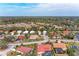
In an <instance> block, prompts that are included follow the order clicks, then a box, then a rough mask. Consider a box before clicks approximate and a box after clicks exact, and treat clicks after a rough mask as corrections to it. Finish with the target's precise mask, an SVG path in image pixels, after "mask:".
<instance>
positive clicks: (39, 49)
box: [37, 44, 52, 52]
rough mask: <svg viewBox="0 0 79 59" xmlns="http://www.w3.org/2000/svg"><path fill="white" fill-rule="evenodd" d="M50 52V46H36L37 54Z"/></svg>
mask: <svg viewBox="0 0 79 59" xmlns="http://www.w3.org/2000/svg"><path fill="white" fill-rule="evenodd" d="M51 50H52V46H51V45H50V44H40V45H38V46H37V52H45V51H51Z"/></svg>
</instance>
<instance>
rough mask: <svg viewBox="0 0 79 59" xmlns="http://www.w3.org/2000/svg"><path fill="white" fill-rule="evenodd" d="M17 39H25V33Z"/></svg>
mask: <svg viewBox="0 0 79 59" xmlns="http://www.w3.org/2000/svg"><path fill="white" fill-rule="evenodd" d="M17 39H19V40H23V39H25V36H24V35H19V36H18V38H17Z"/></svg>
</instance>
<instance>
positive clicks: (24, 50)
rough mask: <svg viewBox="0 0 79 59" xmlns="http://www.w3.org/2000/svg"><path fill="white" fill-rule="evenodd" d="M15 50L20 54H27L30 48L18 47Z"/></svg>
mask: <svg viewBox="0 0 79 59" xmlns="http://www.w3.org/2000/svg"><path fill="white" fill-rule="evenodd" d="M16 50H17V51H20V52H22V53H29V52H30V51H31V50H32V48H30V47H24V46H20V47H18V48H17V49H16Z"/></svg>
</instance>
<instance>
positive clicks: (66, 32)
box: [62, 29, 70, 36]
mask: <svg viewBox="0 0 79 59" xmlns="http://www.w3.org/2000/svg"><path fill="white" fill-rule="evenodd" d="M69 33H70V30H68V29H65V30H64V31H63V33H62V35H63V36H66V35H68V34H69Z"/></svg>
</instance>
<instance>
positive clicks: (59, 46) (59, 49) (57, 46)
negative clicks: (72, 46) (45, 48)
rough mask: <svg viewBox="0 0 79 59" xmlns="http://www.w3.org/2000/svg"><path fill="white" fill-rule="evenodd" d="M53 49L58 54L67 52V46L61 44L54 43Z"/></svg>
mask: <svg viewBox="0 0 79 59" xmlns="http://www.w3.org/2000/svg"><path fill="white" fill-rule="evenodd" d="M53 48H54V49H55V52H56V53H57V54H63V53H65V51H66V50H67V47H66V44H65V43H61V42H57V43H53Z"/></svg>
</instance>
